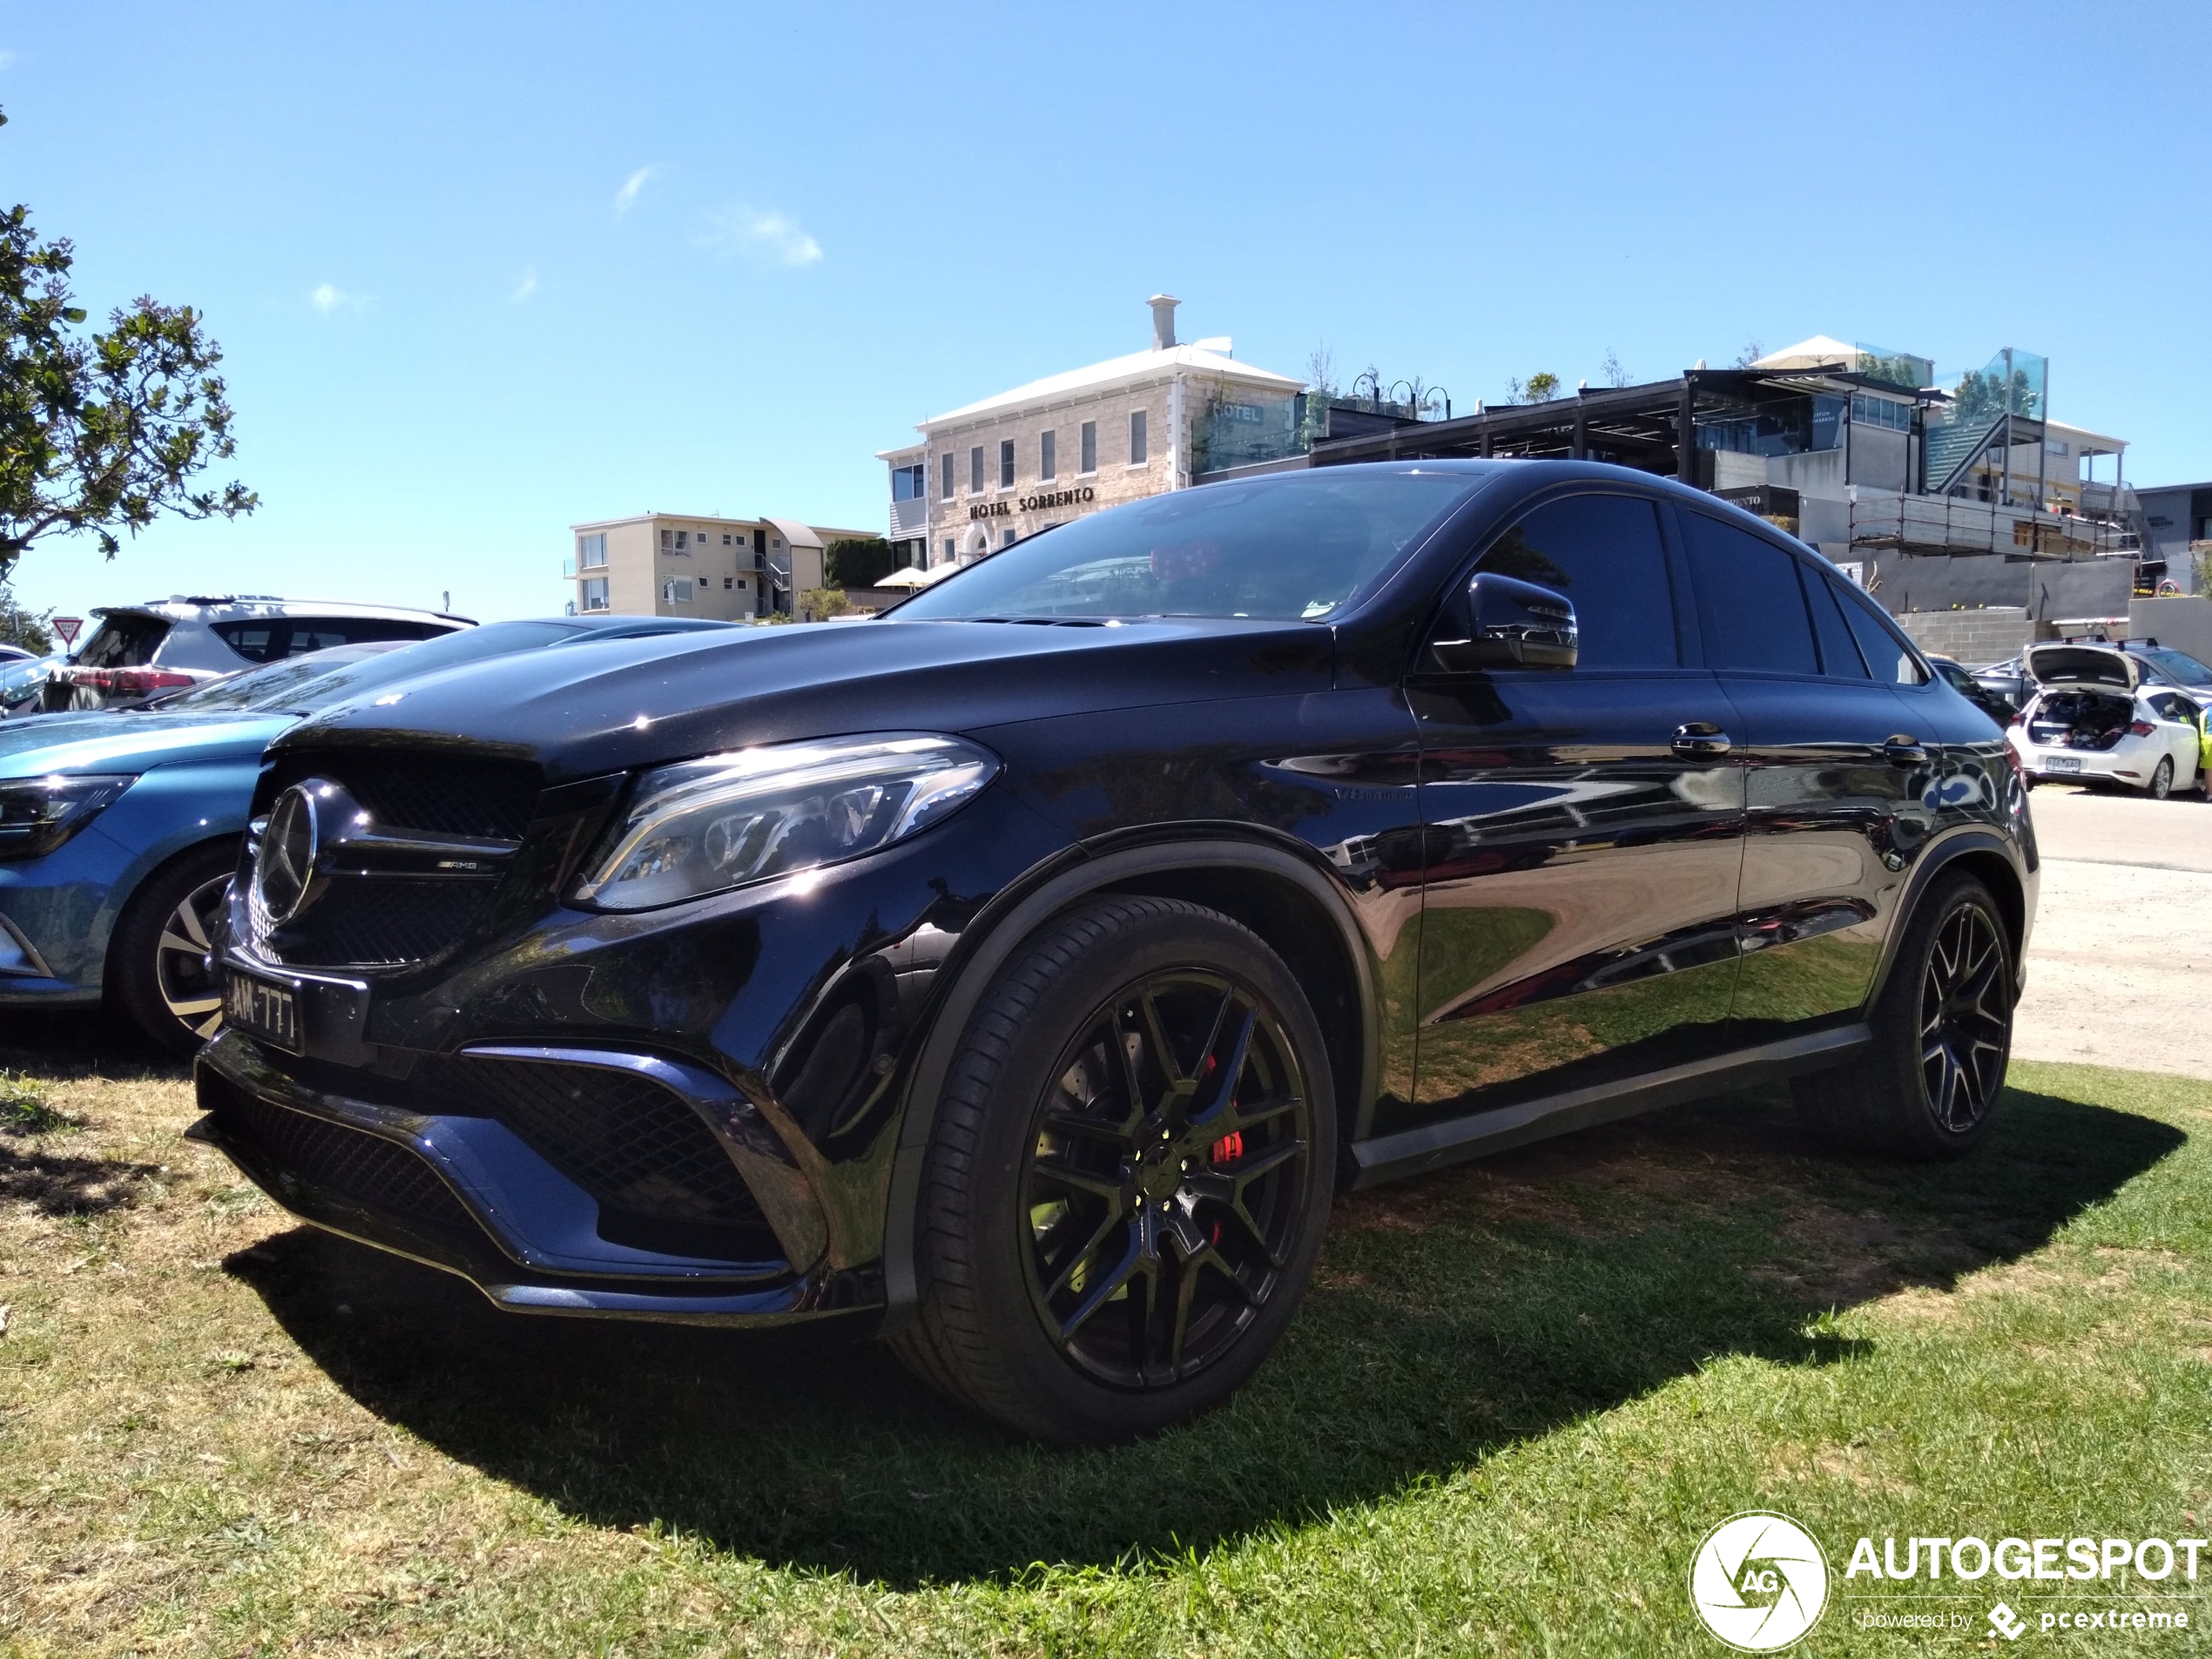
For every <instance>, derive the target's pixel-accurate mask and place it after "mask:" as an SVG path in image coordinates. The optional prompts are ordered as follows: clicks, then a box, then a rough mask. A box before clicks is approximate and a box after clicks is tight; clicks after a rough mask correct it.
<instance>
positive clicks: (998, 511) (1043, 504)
mask: <svg viewBox="0 0 2212 1659" xmlns="http://www.w3.org/2000/svg"><path fill="white" fill-rule="evenodd" d="M1096 498H1097V491H1096V490H1095V489H1092V488H1091V487H1090V486H1089V484H1082V485H1079V486H1077V487H1076V489H1047V490H1042V491H1040V492H1039V493H1038V494H1036V495H1034V496H1022V498H1021V499H1020V500H1018V501H1013V502H1003V501H987V502H980V503H978V504H977V505H975V506H974V507H971V508H969V509H968V517H969V518H970V519H971V520H973V519H978V518H1010V517H1012V516H1014V513H1015V510H1016V509H1019V510H1020V511H1022V512H1025V513H1042V512H1049V511H1050V510H1051V509H1053V508H1055V507H1088V506H1089V505H1090V503H1091V502H1093V501H1094V500H1096Z"/></svg>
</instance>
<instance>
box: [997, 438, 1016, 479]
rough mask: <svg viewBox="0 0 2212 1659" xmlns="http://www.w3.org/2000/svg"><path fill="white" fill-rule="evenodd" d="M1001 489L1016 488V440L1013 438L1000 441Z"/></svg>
mask: <svg viewBox="0 0 2212 1659" xmlns="http://www.w3.org/2000/svg"><path fill="white" fill-rule="evenodd" d="M999 488H1000V489H1013V488H1014V440H1013V439H1011V438H1001V439H1000V440H999Z"/></svg>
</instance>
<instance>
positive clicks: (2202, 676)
mask: <svg viewBox="0 0 2212 1659" xmlns="http://www.w3.org/2000/svg"><path fill="white" fill-rule="evenodd" d="M2136 654H2137V655H2138V656H2141V657H2144V658H2148V659H2149V660H2150V661H2151V662H2153V663H2155V664H2157V665H2158V666H2159V667H2160V668H2161V669H2163V670H2164V671H2166V674H2167V676H2168V678H2171V679H2175V680H2177V681H2179V682H2180V683H2181V684H2182V685H2212V668H2207V667H2205V665H2204V664H2202V663H2200V662H2198V661H2197V660H2196V658H2194V657H2192V656H2190V655H2189V654H2188V652H2187V651H2170V650H2167V649H2165V648H2163V647H2156V646H2155V647H2153V648H2152V649H2151V650H2148V651H2139V652H2138V653H2136Z"/></svg>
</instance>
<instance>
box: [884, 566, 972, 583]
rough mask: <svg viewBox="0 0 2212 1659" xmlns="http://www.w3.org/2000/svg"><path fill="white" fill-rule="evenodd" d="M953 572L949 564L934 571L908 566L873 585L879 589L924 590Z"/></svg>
mask: <svg viewBox="0 0 2212 1659" xmlns="http://www.w3.org/2000/svg"><path fill="white" fill-rule="evenodd" d="M953 570H954V567H953V566H951V565H949V564H941V565H939V566H938V567H937V568H936V569H935V570H915V569H914V567H913V566H912V565H908V566H907V567H906V568H905V569H904V570H894V571H893V572H892V573H891V574H890V575H889V576H887V577H884V578H883V579H882V580H881V581H880V582H878V583H875V585H876V586H877V587H879V588H926V587H927V586H928V585H929V584H930V583H933V582H936V581H940V580H941V579H942V578H944V577H948V576H950V575H951V574H952V573H953Z"/></svg>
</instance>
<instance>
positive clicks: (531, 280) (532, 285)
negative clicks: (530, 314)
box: [507, 265, 537, 306]
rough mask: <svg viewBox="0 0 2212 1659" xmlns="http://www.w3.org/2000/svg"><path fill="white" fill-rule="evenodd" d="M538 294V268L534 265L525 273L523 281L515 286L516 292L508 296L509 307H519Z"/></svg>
mask: <svg viewBox="0 0 2212 1659" xmlns="http://www.w3.org/2000/svg"><path fill="white" fill-rule="evenodd" d="M536 292H537V267H536V266H535V265H533V266H530V267H529V269H528V270H527V271H525V272H523V280H521V281H520V282H517V283H516V285H515V291H514V292H513V293H510V294H509V295H508V296H507V302H508V304H509V305H516V306H519V305H521V304H522V303H523V301H524V300H528V299H529V297H530V295H532V294H534V293H536Z"/></svg>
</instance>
